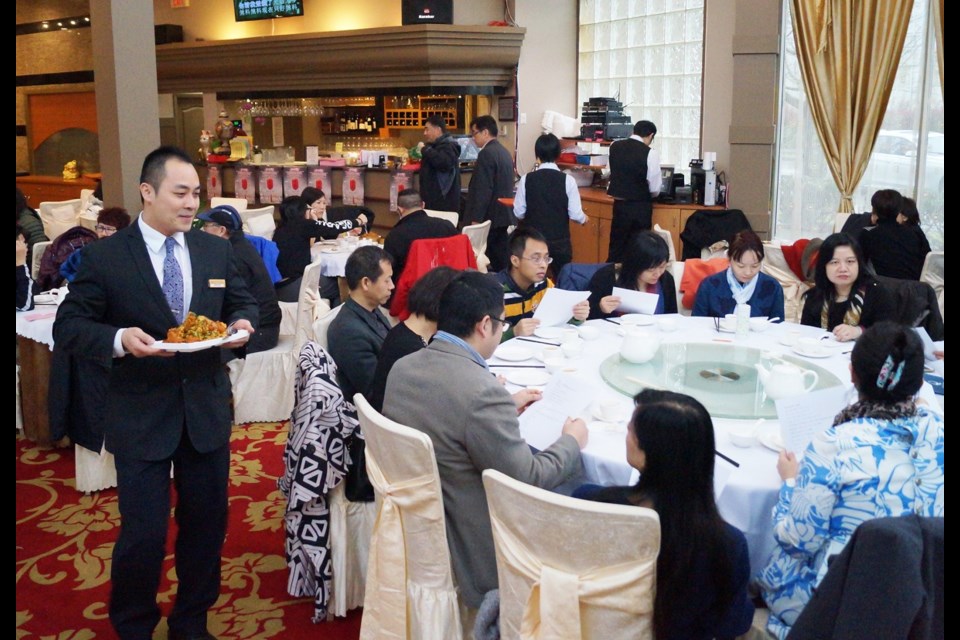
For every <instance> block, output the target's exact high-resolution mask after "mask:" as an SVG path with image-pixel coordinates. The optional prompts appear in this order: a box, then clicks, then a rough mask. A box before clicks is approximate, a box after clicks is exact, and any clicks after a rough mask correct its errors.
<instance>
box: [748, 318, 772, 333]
mask: <svg viewBox="0 0 960 640" xmlns="http://www.w3.org/2000/svg"><path fill="white" fill-rule="evenodd" d="M769 326H770V322H769V321H768V320H767V319H766V318H750V330H751V331H756V332H760V331H766V330H767V327H769Z"/></svg>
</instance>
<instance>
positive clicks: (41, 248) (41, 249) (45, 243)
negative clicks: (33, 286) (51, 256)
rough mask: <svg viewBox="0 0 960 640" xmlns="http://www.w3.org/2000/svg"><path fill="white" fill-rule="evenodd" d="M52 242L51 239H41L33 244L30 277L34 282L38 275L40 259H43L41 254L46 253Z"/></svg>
mask: <svg viewBox="0 0 960 640" xmlns="http://www.w3.org/2000/svg"><path fill="white" fill-rule="evenodd" d="M51 244H53V241H52V240H41V241H40V242H36V243H34V245H33V259H32V260H31V264H30V277H31V278H33V281H34V282H36V281H37V278H39V277H40V261H41V260H43V254H44V253H46V251H47V247H49V246H50V245H51Z"/></svg>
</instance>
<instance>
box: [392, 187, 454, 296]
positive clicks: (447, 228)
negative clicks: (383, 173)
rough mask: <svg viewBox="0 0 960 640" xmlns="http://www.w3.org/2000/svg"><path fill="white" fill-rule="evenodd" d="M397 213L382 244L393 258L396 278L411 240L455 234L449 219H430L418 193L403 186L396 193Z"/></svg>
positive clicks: (405, 261)
mask: <svg viewBox="0 0 960 640" xmlns="http://www.w3.org/2000/svg"><path fill="white" fill-rule="evenodd" d="M397 212H398V213H399V214H400V219H399V220H398V221H397V224H395V225H394V227H393V229H391V230H390V235H388V236H387V239H386V240H385V241H384V243H383V249H384V251H386V252H387V253H389V254H390V258H391V259H392V260H393V273H394V274H395V275H396V276H397V279H398V280H399V279H400V275H401V274H402V273H403V267H404V266H406V264H407V254H408V253H410V245H412V244H413V241H414V240H420V239H422V238H449V237H450V236H455V235H457V228H456V227H455V226H453V223H451V222H450V221H449V220H444V219H443V218H434V217H431V216H429V215H427V212H426V211H424V210H423V201H422V200H421V199H420V194H419V193H418V192H417V191H415V190H414V189H404V190H403V191H401V192H400V193H399V194H397Z"/></svg>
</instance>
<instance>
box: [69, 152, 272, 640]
mask: <svg viewBox="0 0 960 640" xmlns="http://www.w3.org/2000/svg"><path fill="white" fill-rule="evenodd" d="M140 195H141V197H142V199H143V213H142V214H141V215H140V217H139V219H138V220H137V221H136V223H135V224H131V225H130V226H129V227H127V228H126V229H122V230H120V231H118V232H117V233H116V234H114V235H113V236H110V237H109V238H105V239H103V240H100V241H99V242H95V243H93V244H91V245H89V246H88V247H87V251H86V252H85V254H84V257H83V262H82V263H81V265H80V270H79V272H78V274H77V277H76V279H75V280H74V281H73V283H72V284H71V285H70V295H69V296H68V297H67V299H65V300H64V302H63V304H61V305H60V308H59V309H58V312H57V320H56V323H55V324H54V330H53V332H54V338H55V340H56V343H57V347H59V348H64V349H67V350H68V351H70V352H71V353H74V354H78V355H83V356H85V357H89V358H95V359H97V360H100V361H102V362H104V363H105V364H106V365H107V366H108V367H110V380H109V385H108V391H107V397H106V399H105V403H106V406H105V407H104V419H103V427H104V436H105V444H106V448H107V450H108V451H110V452H112V453H113V454H114V456H115V460H116V467H117V493H118V499H119V508H120V517H121V525H120V535H119V538H118V539H117V543H116V546H115V547H114V550H113V568H112V571H111V576H110V577H111V587H112V589H111V594H110V621H111V623H112V624H113V627H114V629H115V630H116V632H117V634H118V636H119V637H120V638H123V639H124V640H126V639H137V640H147V639H149V638H150V637H151V634H152V632H153V629H154V627H155V626H156V625H157V623H158V622H159V621H160V608H159V607H158V606H157V602H156V595H157V589H158V587H159V585H160V575H161V569H162V565H163V558H164V555H165V553H166V552H165V543H166V537H167V528H168V525H169V522H168V521H169V518H170V465H171V464H172V465H173V476H174V485H175V487H176V491H177V506H176V519H177V525H178V530H179V532H178V534H177V541H176V570H177V577H178V580H179V586H178V588H177V598H176V603H175V604H174V607H173V612H172V613H171V614H170V619H169V621H168V623H169V625H168V626H169V629H170V634H169V637H170V638H172V639H174V640H176V639H184V638H189V639H193V638H200V639H203V638H212V637H213V636H212V635H210V634H209V632H208V631H207V627H206V625H207V610H208V609H209V608H210V607H211V606H212V605H213V604H214V602H216V600H217V596H218V594H219V591H220V551H221V548H222V547H223V539H224V536H225V534H226V527H227V480H228V475H229V467H230V425H231V417H230V381H229V380H228V379H227V374H226V372H225V370H224V367H223V365H222V363H221V359H220V350H219V349H206V350H201V351H195V352H177V353H173V352H168V351H162V350H160V349H159V348H157V347H155V346H153V343H154V342H155V341H156V340H163V339H165V338H166V336H167V330H168V329H170V328H173V327H175V326H177V325H178V324H179V323H180V322H181V321H182V320H183V319H184V317H185V315H186V310H187V309H189V310H190V311H193V312H194V313H197V314H198V315H204V316H207V317H209V318H211V319H214V320H222V321H223V322H226V323H228V324H229V325H230V326H231V327H232V329H236V330H240V329H246V330H247V331H249V332H251V333H252V332H253V330H254V325H255V324H256V323H257V322H258V314H257V303H256V300H254V299H253V297H252V296H251V295H250V293H249V291H248V290H247V286H246V283H245V282H244V281H243V279H242V278H241V277H240V276H239V273H238V271H237V266H236V262H235V259H234V255H233V249H232V247H231V246H230V243H228V242H222V241H221V240H219V239H217V238H214V237H213V236H211V235H209V234H206V233H203V232H202V231H198V230H191V226H192V223H193V218H194V215H195V214H196V212H197V208H198V206H199V204H200V180H199V178H198V176H197V171H196V169H195V168H194V166H193V164H192V162H191V159H190V156H188V155H187V154H186V153H185V152H184V151H183V150H181V149H177V148H175V147H160V148H158V149H155V150H154V151H152V152H151V153H150V154H148V155H147V157H146V159H145V160H144V162H143V169H142V172H141V175H140ZM245 342H246V341H245V340H241V341H238V342H234V343H233V344H231V347H237V346H242V345H243V344H244V343H245Z"/></svg>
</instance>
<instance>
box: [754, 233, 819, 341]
mask: <svg viewBox="0 0 960 640" xmlns="http://www.w3.org/2000/svg"><path fill="white" fill-rule="evenodd" d="M763 253H764V258H763V264H762V265H761V267H760V270H761V271H763V272H764V273H765V274H767V275H768V276H770V277H771V278H774V279H776V281H777V282H779V283H780V286H781V287H783V314H784V315H785V316H786V317H785V318H784V319H783V320H784V322H797V323H799V322H800V314H801V312H802V311H803V294H804V293H805V292H806V291H807V289H809V288H810V285H809V284H807V283H806V282H804V281H803V280H801V279H800V278H798V277H797V274H795V273H794V272H793V269H791V268H790V265H789V264H788V263H787V258H786V257H785V256H784V255H783V249H781V248H780V245H779V244H775V243H772V242H764V243H763Z"/></svg>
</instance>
